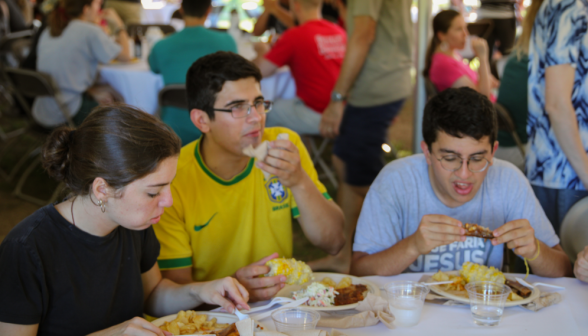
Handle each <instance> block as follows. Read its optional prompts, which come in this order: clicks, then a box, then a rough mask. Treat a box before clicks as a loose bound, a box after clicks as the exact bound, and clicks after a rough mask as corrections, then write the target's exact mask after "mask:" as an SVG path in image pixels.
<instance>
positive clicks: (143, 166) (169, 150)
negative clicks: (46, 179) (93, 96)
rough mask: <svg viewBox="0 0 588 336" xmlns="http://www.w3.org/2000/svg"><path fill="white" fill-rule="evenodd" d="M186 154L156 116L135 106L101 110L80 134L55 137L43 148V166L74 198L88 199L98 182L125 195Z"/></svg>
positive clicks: (62, 131)
mask: <svg viewBox="0 0 588 336" xmlns="http://www.w3.org/2000/svg"><path fill="white" fill-rule="evenodd" d="M180 148H181V141H180V138H179V137H178V136H177V135H176V134H175V133H174V132H173V131H172V130H171V128H170V127H169V126H168V125H166V124H164V123H163V122H162V121H161V120H159V119H157V118H155V117H154V116H152V115H150V114H147V113H145V112H143V111H141V110H139V109H137V108H135V107H133V106H130V105H125V104H113V105H101V106H98V107H96V108H95V109H94V110H93V111H92V113H90V115H88V117H87V118H86V119H85V120H84V121H83V122H82V124H81V125H80V126H79V127H78V129H77V130H74V129H72V128H69V127H61V128H58V129H56V130H55V131H53V133H51V135H50V136H49V138H47V141H46V142H45V145H44V147H43V152H42V155H43V160H42V164H43V167H44V168H45V169H46V170H47V173H48V174H49V176H51V177H53V178H54V179H56V180H57V181H60V182H64V183H65V185H66V186H67V187H68V188H69V189H70V190H71V195H72V196H78V195H79V196H85V195H88V194H89V193H90V189H91V186H92V183H93V182H94V179H96V177H102V178H104V180H106V182H107V183H108V185H109V186H110V187H112V188H114V189H115V190H120V189H122V188H124V187H125V186H126V185H128V184H129V183H132V182H133V181H135V180H138V179H140V178H142V177H144V176H147V175H148V174H151V173H152V172H154V171H155V170H156V169H157V167H158V166H159V163H161V162H162V161H163V160H165V159H167V158H169V157H173V156H177V155H179V153H180Z"/></svg>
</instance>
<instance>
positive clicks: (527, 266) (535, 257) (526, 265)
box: [523, 238, 541, 279]
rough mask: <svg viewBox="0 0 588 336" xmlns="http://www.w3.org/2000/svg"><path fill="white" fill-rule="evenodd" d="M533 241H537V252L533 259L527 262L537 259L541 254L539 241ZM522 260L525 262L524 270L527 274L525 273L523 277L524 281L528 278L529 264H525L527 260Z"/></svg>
mask: <svg viewBox="0 0 588 336" xmlns="http://www.w3.org/2000/svg"><path fill="white" fill-rule="evenodd" d="M535 240H536V241H537V252H536V253H535V256H533V258H531V259H529V260H528V261H533V260H535V259H537V257H539V254H540V253H541V245H540V244H539V239H537V238H535ZM523 260H524V261H525V268H526V270H527V273H525V277H524V279H526V278H527V277H528V276H529V264H528V263H527V258H523Z"/></svg>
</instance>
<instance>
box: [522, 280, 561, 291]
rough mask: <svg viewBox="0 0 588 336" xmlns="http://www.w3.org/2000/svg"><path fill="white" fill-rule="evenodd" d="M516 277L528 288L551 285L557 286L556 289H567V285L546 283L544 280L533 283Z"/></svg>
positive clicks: (552, 286)
mask: <svg viewBox="0 0 588 336" xmlns="http://www.w3.org/2000/svg"><path fill="white" fill-rule="evenodd" d="M515 279H517V281H518V283H520V284H521V285H523V286H525V287H528V288H531V289H533V288H535V286H543V287H551V288H555V289H566V288H565V287H562V286H557V285H551V284H546V283H543V282H535V283H533V284H532V285H531V284H530V283H528V282H526V281H525V280H523V279H521V278H518V277H516V278H515Z"/></svg>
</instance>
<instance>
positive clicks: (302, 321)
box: [272, 308, 321, 332]
mask: <svg viewBox="0 0 588 336" xmlns="http://www.w3.org/2000/svg"><path fill="white" fill-rule="evenodd" d="M320 319H321V315H320V314H319V313H318V312H316V311H314V310H310V309H304V308H286V309H278V310H276V311H274V312H273V313H272V320H274V324H275V325H276V329H277V330H278V331H279V332H283V331H296V330H313V329H316V325H317V323H318V321H319V320H320Z"/></svg>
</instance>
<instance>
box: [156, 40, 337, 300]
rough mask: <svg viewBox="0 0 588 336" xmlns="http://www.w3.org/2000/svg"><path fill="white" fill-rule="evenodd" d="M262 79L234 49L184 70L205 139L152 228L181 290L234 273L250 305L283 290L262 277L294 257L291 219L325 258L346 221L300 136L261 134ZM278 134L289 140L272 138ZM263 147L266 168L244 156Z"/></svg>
mask: <svg viewBox="0 0 588 336" xmlns="http://www.w3.org/2000/svg"><path fill="white" fill-rule="evenodd" d="M260 80H261V74H260V72H259V69H258V68H257V67H256V66H255V65H254V64H253V63H251V62H249V61H247V60H245V59H244V58H243V57H241V56H239V55H237V54H234V53H231V52H217V53H214V54H211V55H208V56H204V57H202V58H200V59H199V60H197V61H196V62H195V63H194V64H193V65H192V67H191V68H190V69H189V70H188V74H187V78H186V88H187V91H188V104H189V109H190V118H191V120H192V122H193V123H194V125H195V126H196V127H198V129H200V131H202V133H203V136H202V138H200V139H199V140H197V141H195V142H192V143H190V144H188V145H186V146H185V147H184V148H182V152H181V154H180V159H179V162H178V170H177V175H176V178H175V180H174V181H173V183H172V185H171V190H172V195H173V198H174V204H173V206H172V207H170V208H167V209H166V212H165V213H164V215H163V216H162V218H161V221H160V223H159V224H158V225H156V226H155V227H154V228H155V233H156V234H157V237H158V239H159V241H160V243H161V253H160V255H159V267H160V268H161V270H162V271H163V272H162V273H163V276H164V277H167V278H169V279H172V280H175V281H177V282H178V283H185V282H191V281H194V280H212V279H218V278H221V277H223V276H229V275H233V276H235V277H236V278H237V279H238V280H239V281H240V282H241V283H242V284H243V285H244V286H245V287H246V288H247V290H248V291H249V293H250V297H251V299H252V300H265V299H268V298H270V297H272V296H273V295H275V293H277V291H278V290H280V289H281V288H282V287H283V286H284V282H285V281H286V278H285V277H284V276H275V277H261V278H260V277H259V276H260V275H263V274H265V273H268V272H269V268H268V267H267V266H265V265H264V264H265V262H266V261H268V260H270V259H273V258H276V257H278V256H283V257H291V256H292V216H294V217H297V218H298V220H299V222H300V224H301V226H302V229H303V231H304V233H305V235H306V237H307V238H308V239H309V240H310V241H311V242H312V243H313V244H314V245H316V246H318V247H320V248H322V249H323V250H325V251H327V252H328V253H330V254H336V253H337V252H338V251H339V250H340V249H341V247H342V246H343V244H344V236H343V214H342V212H341V210H340V209H339V207H338V206H337V205H336V204H335V203H334V202H332V201H330V197H329V195H328V194H327V193H326V189H325V187H324V186H323V185H322V184H321V183H320V182H319V180H318V177H317V173H316V171H315V169H314V167H313V165H312V161H311V159H310V156H309V155H308V152H307V151H306V148H305V147H304V145H303V143H302V142H301V141H300V137H299V136H298V135H297V134H296V133H294V132H292V131H290V130H288V129H286V128H267V129H266V128H265V118H266V113H267V112H269V111H270V110H271V102H267V101H264V99H263V95H262V93H261V87H260ZM282 133H286V134H287V135H288V140H277V138H278V135H279V134H282ZM265 140H268V141H269V146H268V155H267V157H266V158H265V159H264V160H263V161H256V160H255V159H252V158H250V157H248V156H246V155H244V154H243V149H244V148H246V147H248V146H249V145H252V146H253V147H257V146H258V145H259V144H260V143H262V141H265ZM262 170H263V171H265V172H267V173H269V174H271V175H270V177H268V178H267V179H266V178H264V174H263V172H262Z"/></svg>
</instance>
